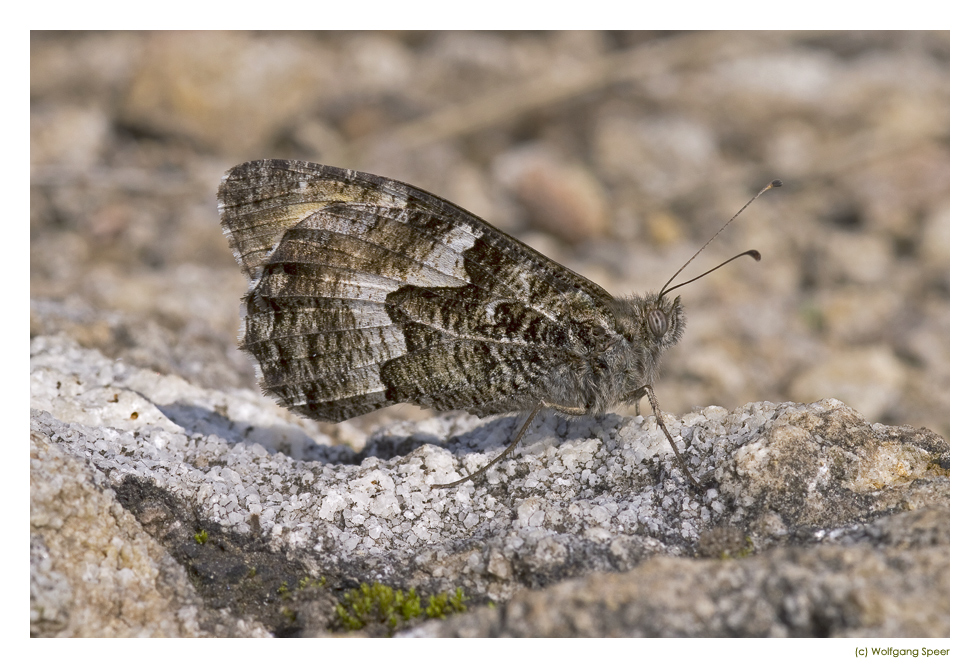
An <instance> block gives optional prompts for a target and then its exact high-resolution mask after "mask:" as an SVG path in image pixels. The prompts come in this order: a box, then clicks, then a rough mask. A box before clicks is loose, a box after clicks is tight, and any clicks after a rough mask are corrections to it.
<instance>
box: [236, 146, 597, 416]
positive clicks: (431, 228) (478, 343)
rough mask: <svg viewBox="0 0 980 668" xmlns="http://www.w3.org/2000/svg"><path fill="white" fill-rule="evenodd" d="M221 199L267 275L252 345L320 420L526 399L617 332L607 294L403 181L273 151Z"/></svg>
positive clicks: (246, 253) (246, 255) (268, 380)
mask: <svg viewBox="0 0 980 668" xmlns="http://www.w3.org/2000/svg"><path fill="white" fill-rule="evenodd" d="M218 201H219V210H220V213H221V223H222V227H223V228H224V231H225V234H226V235H227V236H228V238H229V242H230V245H231V247H232V249H233V250H234V252H235V256H236V258H237V260H238V262H239V264H240V265H241V267H242V270H243V271H244V272H245V273H246V274H247V275H248V276H249V277H250V278H251V279H252V285H251V286H250V290H249V292H248V294H246V296H245V299H244V302H245V309H246V315H245V325H244V335H243V339H242V347H243V348H244V349H245V350H247V351H248V352H249V353H250V354H252V355H253V357H255V359H256V360H257V361H258V362H259V365H260V367H261V371H262V376H263V386H264V388H265V389H266V390H267V391H268V392H271V393H273V394H275V395H277V396H278V397H279V398H280V401H281V403H283V405H286V406H288V407H289V408H291V409H293V410H296V411H298V412H301V413H304V414H306V415H309V416H311V417H315V418H318V419H323V420H330V421H339V420H344V419H347V418H350V417H354V416H356V415H361V414H363V413H366V412H369V411H372V410H374V409H377V408H381V407H383V406H387V405H390V404H395V403H401V402H408V403H414V404H416V405H419V406H424V407H432V408H437V409H440V410H447V409H465V410H469V411H471V412H474V413H477V414H479V415H484V414H490V413H498V412H506V411H511V410H517V409H521V408H526V407H529V406H532V405H534V404H535V403H536V402H537V401H538V400H540V399H541V398H544V395H543V394H542V393H543V392H545V390H544V389H543V388H542V383H543V382H545V380H546V379H547V378H548V374H549V373H551V372H553V371H554V370H555V369H567V368H568V366H569V365H574V364H576V363H577V361H578V360H580V359H581V353H582V352H583V351H587V350H589V349H594V348H595V347H596V346H599V345H601V342H602V341H603V340H604V338H606V337H607V336H608V331H610V330H611V329H612V327H613V318H612V316H611V315H610V313H609V310H608V305H609V304H610V303H611V301H612V297H611V296H610V295H609V294H608V293H606V292H605V291H604V290H602V288H600V287H599V286H597V285H595V284H594V283H592V282H590V281H588V280H587V279H585V278H583V277H582V276H579V275H578V274H576V273H575V272H572V271H570V270H569V269H567V268H565V267H563V266H561V265H559V264H557V263H556V262H553V261H552V260H549V259H548V258H546V257H545V256H543V255H541V254H540V253H537V252H536V251H534V250H533V249H531V248H529V247H527V246H525V245H524V244H522V243H521V242H519V241H517V240H516V239H514V238H512V237H510V236H508V235H507V234H505V233H503V232H501V231H499V230H497V229H496V228H494V227H492V226H491V225H489V224H488V223H486V222H484V221H482V220H480V219H479V218H477V217H476V216H474V215H473V214H470V213H469V212H467V211H464V210H463V209H461V208H459V207H457V206H456V205H454V204H452V203H450V202H448V201H446V200H443V199H441V198H439V197H436V196H435V195H432V194H430V193H427V192H425V191H423V190H420V189H418V188H414V187H412V186H409V185H407V184H404V183H401V182H398V181H394V180H391V179H386V178H383V177H378V176H374V175H372V174H365V173H359V172H354V171H351V170H343V169H338V168H335V167H326V166H322V165H316V164H314V163H306V162H294V161H282V160H263V161H257V162H250V163H245V164H243V165H239V166H238V167H235V168H233V169H232V170H231V171H229V172H228V174H227V175H226V177H225V179H224V181H223V182H222V184H221V187H220V189H219V191H218Z"/></svg>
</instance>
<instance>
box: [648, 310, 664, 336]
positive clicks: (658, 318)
mask: <svg viewBox="0 0 980 668" xmlns="http://www.w3.org/2000/svg"><path fill="white" fill-rule="evenodd" d="M647 320H648V324H649V325H650V331H651V332H653V335H654V336H656V337H657V338H658V339H659V338H661V337H663V335H664V334H666V333H667V315H666V314H665V313H664V312H663V311H661V310H660V309H655V310H653V311H651V312H650V314H649V315H648V316H647Z"/></svg>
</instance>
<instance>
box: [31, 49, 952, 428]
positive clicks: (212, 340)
mask: <svg viewBox="0 0 980 668" xmlns="http://www.w3.org/2000/svg"><path fill="white" fill-rule="evenodd" d="M30 131H31V251H30V252H31V258H30V261H31V336H32V337H33V336H35V335H38V334H53V333H63V334H66V335H67V336H70V337H72V338H74V339H75V340H77V341H79V342H80V343H82V344H83V345H85V346H89V347H93V348H97V349H99V350H101V351H102V352H103V353H105V354H106V355H108V356H110V357H113V358H122V359H123V360H125V361H127V362H130V363H133V364H137V365H140V366H144V367H148V368H152V369H155V370H157V371H160V372H163V373H173V374H178V375H180V376H183V377H184V378H187V379H188V380H190V381H192V382H194V383H197V384H199V385H202V386H205V387H211V388H217V389H229V388H236V387H255V380H254V374H253V370H252V365H251V362H250V361H249V360H248V359H247V358H246V356H245V355H244V354H243V353H241V352H240V351H238V350H237V335H238V329H239V300H240V298H241V296H242V293H243V292H244V290H245V287H246V280H245V278H244V276H243V275H242V274H241V273H240V272H239V270H238V268H237V266H236V264H235V261H234V259H233V257H232V255H231V252H230V251H229V249H228V245H227V243H226V241H225V239H224V237H223V236H222V234H221V229H220V226H219V224H218V215H217V210H216V203H215V191H216V189H217V186H218V183H219V181H220V179H221V177H222V175H223V173H224V172H225V171H226V170H227V169H229V168H230V167H232V166H233V165H235V164H237V163H239V162H243V161H246V160H252V159H257V158H273V157H275V158H291V159H304V160H312V161H315V162H321V163H324V164H330V165H337V166H341V167H349V168H354V169H358V170H364V171H368V172H373V173H376V174H381V175H383V176H387V177H391V178H395V179H399V180H402V181H406V182H409V183H411V184H413V185H416V186H419V187H421V188H424V189H426V190H429V191H431V192H433V193H435V194H438V195H440V196H442V197H444V198H446V199H449V200H451V201H453V202H455V203H457V204H459V205H460V206H462V207H464V208H466V209H468V210H470V211H472V212H473V213H475V214H476V215H478V216H480V217H482V218H484V219H485V220H487V221H489V222H490V223H491V224H493V225H495V226H497V227H499V228H501V229H503V230H505V231H507V232H508V233H510V234H512V235H514V236H516V237H517V238H519V239H521V240H522V241H524V242H526V243H528V244H530V245H531V246H533V247H535V248H537V249H538V250H540V251H541V252H543V253H545V254H546V255H548V256H550V257H552V258H554V259H555V260H557V261H559V262H561V263H563V264H565V265H567V266H568V267H570V268H572V269H573V270H575V271H577V272H579V273H581V274H583V275H585V276H587V277H588V278H590V279H592V280H593V281H595V282H597V283H599V284H600V285H602V286H603V287H604V288H606V289H607V290H609V291H610V292H611V293H613V294H623V293H630V292H639V293H645V292H657V291H659V289H660V287H661V286H662V285H663V284H664V282H665V281H666V280H667V279H668V278H669V277H670V276H671V274H673V273H674V271H676V270H677V269H678V268H679V267H680V266H681V265H682V264H683V263H684V262H685V261H686V260H687V259H688V258H689V257H690V256H691V254H692V253H694V252H695V251H696V250H697V249H698V248H699V247H700V246H701V244H703V243H704V242H705V241H706V240H707V239H708V238H710V237H711V235H712V234H714V233H715V232H716V231H717V229H718V228H719V227H720V226H721V225H722V224H723V223H724V222H725V221H726V220H728V218H730V217H731V215H732V214H734V213H735V212H736V211H737V210H738V209H739V207H741V206H742V204H744V203H745V202H746V201H747V200H748V199H749V198H750V197H751V196H752V195H753V194H754V193H755V192H756V191H758V190H759V189H760V188H761V187H762V186H764V185H765V184H766V183H768V182H769V181H770V180H772V179H774V178H780V179H782V180H783V182H784V184H785V185H784V187H783V188H781V189H779V190H775V191H772V192H769V193H767V194H766V195H765V196H764V197H763V198H762V199H760V200H759V201H757V202H756V203H755V204H753V205H752V206H751V207H750V208H749V209H748V210H746V212H745V213H743V214H742V216H741V217H740V218H739V219H738V220H737V221H736V222H735V223H733V224H732V226H730V227H729V228H728V229H727V230H725V232H724V233H723V234H722V235H720V236H719V237H718V239H716V240H715V241H714V242H713V243H712V244H711V245H710V246H709V247H708V248H707V249H706V250H705V251H704V252H703V253H702V254H701V256H699V257H698V259H697V260H695V262H694V263H692V265H691V266H690V267H689V268H688V269H687V271H686V272H685V274H684V275H683V276H682V279H681V280H683V278H684V277H687V278H691V277H693V276H695V275H697V274H698V273H700V272H702V271H704V270H706V269H708V268H710V267H711V266H714V265H715V264H717V263H718V262H720V261H722V260H724V259H726V258H728V257H729V256H731V255H733V254H735V253H738V252H741V251H743V250H746V249H749V248H755V249H758V250H759V251H760V252H761V253H762V256H763V260H762V262H761V263H758V264H756V263H754V262H752V261H751V260H749V259H743V260H739V261H738V262H736V263H734V264H732V265H729V266H727V267H725V268H724V269H722V270H721V271H718V272H716V273H714V274H712V275H711V276H709V277H707V278H705V279H702V280H701V281H698V282H697V283H694V284H692V285H690V286H686V287H684V288H681V289H680V290H679V291H678V292H679V294H680V295H681V297H682V301H683V302H684V304H685V305H686V308H687V314H688V328H687V332H686V334H685V336H684V338H683V339H682V340H681V342H680V344H679V345H678V346H677V347H676V348H674V349H673V350H671V351H670V353H669V354H668V356H667V359H666V362H665V365H664V368H663V372H662V378H661V382H660V383H659V385H658V386H657V396H658V398H659V400H660V403H661V405H662V407H663V408H664V409H665V410H667V411H669V412H672V413H677V414H680V413H684V412H687V411H688V410H690V409H691V408H692V407H695V406H707V405H711V404H717V405H720V406H724V407H727V408H729V409H731V408H734V407H736V406H738V405H741V404H743V403H747V402H751V401H773V402H776V401H787V400H792V401H813V400H817V399H821V398H825V397H835V398H838V399H840V400H842V401H844V402H846V403H847V404H849V405H851V406H852V407H854V408H855V409H857V410H858V411H860V412H862V413H863V414H864V415H865V417H866V418H867V419H869V420H871V421H878V422H885V423H889V424H911V425H914V426H920V427H928V428H930V429H932V430H934V431H936V432H938V433H940V434H942V435H944V436H946V437H947V438H948V435H949V371H950V364H949V323H950V319H949V313H950V311H949V250H950V249H949V244H950V242H949V227H950V221H949V33H945V32H939V33H921V32H845V33H826V32H817V33H809V32H807V33H769V32H751V33H739V32H736V33H718V32H715V33H656V32H652V33H651V32H611V33H599V32H533V33H527V32H507V33H468V32H431V33H429V32H406V33H390V32H386V33H361V32H352V33H337V32H330V33H212V32H181V33H123V32H113V33H45V32H33V33H32V34H31V130H30ZM631 410H632V409H631V408H628V407H627V408H623V409H621V411H620V412H621V413H622V414H624V415H628V414H630V411H631ZM419 414H420V411H418V410H416V409H412V408H404V407H400V408H394V409H388V410H387V411H383V412H380V413H377V414H373V415H370V416H367V417H365V418H360V419H356V420H355V421H353V423H354V424H355V425H357V426H358V427H362V428H370V427H371V426H373V425H375V424H379V423H384V422H385V421H388V420H391V419H396V418H401V417H412V416H417V415H419ZM323 429H324V431H325V433H328V434H331V433H333V434H334V435H335V436H336V435H337V434H338V433H339V432H336V431H333V432H332V431H331V430H335V429H336V428H335V427H331V426H329V425H324V426H323Z"/></svg>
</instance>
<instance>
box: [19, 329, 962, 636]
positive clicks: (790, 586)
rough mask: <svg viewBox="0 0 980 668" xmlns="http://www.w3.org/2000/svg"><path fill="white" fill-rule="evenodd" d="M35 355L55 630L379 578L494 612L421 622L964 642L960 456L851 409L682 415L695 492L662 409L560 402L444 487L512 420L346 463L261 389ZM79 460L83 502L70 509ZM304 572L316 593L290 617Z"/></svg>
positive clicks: (449, 421)
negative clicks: (654, 415)
mask: <svg viewBox="0 0 980 668" xmlns="http://www.w3.org/2000/svg"><path fill="white" fill-rule="evenodd" d="M31 350H32V371H31V374H32V375H31V381H32V382H31V387H32V413H31V432H32V448H33V454H32V492H34V497H32V527H31V531H32V569H31V572H32V611H33V613H32V614H33V618H32V623H33V624H34V626H32V629H33V630H34V632H35V633H36V634H38V635H55V634H65V635H86V634H92V633H97V629H103V632H104V633H106V634H109V635H139V634H166V635H198V634H200V635H254V634H257V633H259V634H260V633H275V634H278V635H295V634H303V635H320V634H323V633H326V632H331V631H337V630H339V629H338V627H337V626H336V618H335V616H334V615H333V614H332V612H331V611H332V610H333V609H334V608H333V607H332V606H334V603H332V602H331V601H335V600H336V598H335V597H336V595H337V594H336V592H339V591H343V590H344V589H346V588H350V587H351V586H353V585H354V584H355V583H357V582H370V581H374V580H380V581H383V582H385V583H386V584H390V585H392V586H397V587H402V588H406V589H407V588H409V587H416V588H418V589H419V590H420V591H423V592H427V593H435V592H440V591H447V590H450V591H451V590H453V589H454V588H455V587H457V586H459V587H462V588H463V590H464V591H465V592H466V595H467V596H468V597H469V599H470V600H471V602H475V603H477V605H479V603H480V602H487V601H491V600H492V601H496V602H497V603H498V606H497V608H496V610H494V611H491V610H486V609H483V610H477V611H475V612H473V613H470V614H468V615H465V616H463V617H459V618H456V619H450V620H446V621H444V622H430V623H428V624H426V625H423V626H420V627H417V628H415V629H414V630H412V631H410V633H414V634H422V635H487V634H490V635H497V634H503V635H515V634H517V635H519V634H528V635H601V636H607V635H612V636H636V635H691V636H694V635H767V636H785V635H801V636H802V635H806V636H813V635H835V636H848V635H916V636H944V635H948V633H949V529H948V523H949V446H948V445H947V444H946V442H945V441H943V439H942V438H940V437H939V436H937V435H935V434H933V433H931V432H929V431H928V430H924V429H920V430H916V429H912V428H909V427H886V426H883V425H871V424H868V423H867V422H865V421H864V419H863V418H862V417H861V416H860V415H859V414H858V413H856V412H855V411H853V410H852V409H850V408H848V407H847V406H845V405H844V404H842V403H840V402H838V401H835V400H825V401H821V402H817V403H814V404H810V405H801V404H788V403H787V404H771V403H766V402H761V403H755V404H748V405H746V406H743V407H741V408H739V409H736V410H735V411H732V412H730V413H729V412H728V411H726V410H724V409H722V408H719V407H708V408H704V409H700V410H699V411H697V412H694V413H689V414H687V415H684V416H681V417H679V418H674V417H671V416H666V417H667V426H668V429H670V430H671V432H672V433H673V434H675V435H678V436H680V438H681V440H682V444H681V447H682V449H683V450H684V452H685V457H686V458H687V461H688V465H689V466H690V467H691V468H692V471H693V472H694V475H695V476H696V477H698V478H699V479H700V481H701V483H702V485H703V486H704V487H705V488H706V491H705V492H704V493H703V494H701V493H698V492H696V491H695V490H693V489H691V488H690V487H689V485H688V483H687V482H686V481H685V480H684V478H683V477H682V475H681V474H680V472H679V470H678V469H677V467H676V463H675V461H674V457H673V454H672V453H671V452H670V448H669V446H668V445H667V444H666V441H665V438H664V436H663V435H662V434H661V433H660V432H659V430H658V429H657V428H656V423H655V421H654V420H652V419H651V418H641V417H622V416H619V415H613V414H611V415H606V416H604V417H602V418H599V419H590V418H582V419H574V420H572V419H565V418H563V417H557V416H555V415H547V416H545V417H544V418H543V419H539V420H536V421H535V423H534V424H533V425H532V427H531V428H530V429H529V431H528V433H527V435H526V436H525V439H524V441H523V442H522V444H521V445H520V446H519V447H518V449H517V451H516V452H515V453H514V454H513V455H512V456H511V457H510V458H509V459H506V460H504V461H503V462H501V463H500V464H498V465H497V466H496V467H495V468H494V469H492V470H491V471H490V472H489V473H488V475H487V476H486V479H485V480H481V481H479V482H477V483H476V484H474V483H467V484H465V485H462V486H460V487H458V488H452V489H448V490H433V489H431V487H430V485H431V484H432V483H434V482H447V481H450V480H453V479H455V478H457V477H458V476H459V475H461V474H462V473H463V472H464V471H466V470H475V469H476V468H477V467H479V466H481V465H483V464H484V463H486V462H487V461H488V460H489V458H490V457H492V456H494V454H495V453H496V452H499V450H500V449H501V448H502V447H505V445H506V443H507V442H508V440H509V438H510V436H511V434H512V433H513V430H514V429H515V427H516V426H517V420H518V419H519V418H515V417H499V418H488V419H482V420H480V419H476V418H473V417H471V416H467V415H465V414H464V415H447V416H440V417H436V418H431V419H428V420H425V421H422V422H419V423H414V424H412V423H399V424H397V425H394V426H391V427H389V428H387V429H384V430H382V431H380V432H379V433H376V434H375V435H374V436H373V437H371V438H370V439H369V441H368V445H367V447H366V448H365V450H364V451H363V452H362V453H360V454H358V455H355V454H354V453H353V452H352V451H351V450H349V449H347V448H336V447H329V446H327V445H326V443H324V441H323V437H322V436H320V435H318V434H317V432H316V430H315V428H314V426H313V425H312V424H311V423H308V422H305V421H300V420H292V419H291V418H284V417H283V412H282V410H281V409H279V408H278V407H276V406H274V405H273V404H272V402H271V401H268V400H266V399H264V398H261V397H259V396H257V395H255V394H254V393H251V392H248V391H244V390H241V391H235V392H232V393H222V392H218V391H215V390H202V389H199V388H195V387H194V386H193V385H190V384H189V383H187V382H186V381H183V380H181V379H179V378H175V377H172V376H166V375H161V374H153V373H149V372H146V371H142V370H140V369H137V368H133V367H130V366H128V365H127V364H125V363H122V362H118V361H117V362H113V361H111V360H109V359H107V358H105V357H103V356H102V355H101V354H99V353H98V352H96V351H92V350H86V349H83V348H80V347H79V346H77V344H74V343H73V342H71V341H70V340H68V339H65V338H63V337H46V336H38V337H35V338H34V340H33V341H32V347H31ZM290 420H291V422H290ZM317 439H319V440H317ZM287 452H288V453H290V454H289V455H287V454H286V453H287ZM66 471H68V472H71V474H70V479H71V480H75V481H77V482H73V483H72V485H73V486H72V487H69V488H70V489H79V490H84V493H83V492H82V491H78V492H71V494H73V496H71V499H70V500H67V501H65V499H67V498H68V497H64V498H63V499H62V500H60V501H59V502H54V501H52V500H50V499H54V498H55V497H57V496H58V495H59V494H61V495H62V496H64V495H65V494H68V492H67V491H66V492H58V491H55V488H57V489H62V488H66V484H65V483H64V482H63V481H64V480H65V479H66V477H67V476H66ZM83 497H84V498H90V499H93V501H86V502H81V501H79V500H77V499H80V498H83ZM89 508H91V510H90V509H89ZM110 516H111V517H112V518H113V519H112V521H109V520H107V519H104V518H106V517H110ZM66 526H71V527H72V530H71V531H70V532H68V531H66V530H65V529H64V528H63V527H66ZM55 529H57V531H55ZM202 532H204V533H205V535H206V537H205V539H204V540H203V541H202V540H201V538H199V537H200V536H201V535H202ZM78 545H95V546H102V545H105V546H110V545H115V546H116V547H115V548H114V550H115V552H112V554H115V553H116V552H118V553H119V554H121V555H124V556H119V557H113V558H112V559H110V560H109V561H106V557H105V556H104V554H103V553H104V552H105V550H106V549H108V548H99V550H95V549H92V548H89V549H88V551H89V552H92V553H93V554H96V553H98V554H103V556H101V557H98V559H99V560H100V561H99V564H100V566H99V567H100V568H103V569H108V570H107V571H106V576H105V577H104V578H102V579H100V580H99V582H100V584H99V585H97V586H96V585H92V584H89V585H86V586H87V589H86V590H85V591H86V595H84V596H82V595H79V594H78V593H77V592H78V591H79V587H80V585H79V584H77V583H78V576H77V575H76V572H77V569H78V568H79V567H80V566H79V565H78V564H76V563H75V562H73V561H72V560H71V559H69V558H68V557H69V556H70V555H75V554H76V553H78V552H79V549H78V547H77V546H78ZM209 545H210V546H211V547H210V548H209ZM218 548H220V549H218ZM134 550H135V552H134ZM82 553H83V554H87V552H85V551H84V550H82ZM705 554H711V555H714V556H716V557H717V556H721V557H737V558H736V559H734V560H732V559H730V558H728V559H726V558H722V559H721V560H719V559H718V558H703V557H702V558H699V555H705ZM749 555H751V556H749ZM95 558H96V557H94V556H93V557H92V559H95ZM88 559H89V558H88V557H86V558H85V559H83V560H82V562H84V563H88ZM91 567H94V566H91ZM91 567H89V568H91ZM126 569H129V570H128V571H127V570H126ZM167 569H169V570H167ZM182 569H183V572H184V573H185V574H181V570H182ZM164 570H166V572H174V573H175V574H176V575H175V576H174V577H173V578H167V580H168V582H172V583H174V584H173V585H172V586H170V587H169V588H164V589H161V588H160V586H159V585H157V586H156V587H154V585H153V583H154V582H157V581H159V580H160V579H161V578H157V577H154V575H155V573H157V572H160V571H164ZM182 578H183V579H182ZM304 578H307V579H308V578H323V580H322V581H323V582H325V583H327V584H326V585H325V586H324V587H323V593H322V596H318V595H315V594H313V593H311V592H306V594H305V598H301V599H300V598H297V601H299V602H301V603H302V605H301V606H299V605H297V607H296V608H290V607H288V606H287V605H285V604H284V603H283V602H282V601H281V600H280V599H279V598H278V596H277V592H278V591H279V590H280V587H281V586H282V585H283V583H286V585H287V589H289V588H292V589H295V588H297V586H298V584H297V583H301V582H304ZM183 582H190V584H189V585H186V586H185V585H183V584H181V583H183ZM898 583H903V584H902V586H898ZM141 588H142V589H141ZM103 589H104V591H103ZM538 589H541V591H532V590H538ZM133 591H138V592H142V594H140V597H139V600H140V601H142V603H141V604H140V606H141V607H139V608H138V609H129V608H127V607H125V606H123V607H122V608H120V607H119V606H112V605H109V604H108V603H106V602H105V601H109V602H111V601H113V600H116V599H119V598H122V597H124V596H129V595H132V592H133ZM127 592H128V593H127ZM680 592H684V595H683V596H682V595H681V594H680ZM114 597H115V598H114ZM324 597H328V598H324ZM329 597H333V598H329ZM188 601H191V602H190V603H188ZM270 602H271V603H275V605H270ZM191 608H194V609H195V610H196V611H197V612H195V613H193V614H192V613H190V612H186V610H190V609H191ZM297 609H301V610H302V611H303V612H302V614H300V613H298V612H297ZM182 610H183V611H185V612H181V611H182ZM573 610H574V611H575V612H574V613H572V612H570V611H573ZM678 613H680V614H678ZM181 615H183V616H181ZM695 619H696V620H697V621H693V620H695ZM521 629H524V630H523V631H522V630H521Z"/></svg>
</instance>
